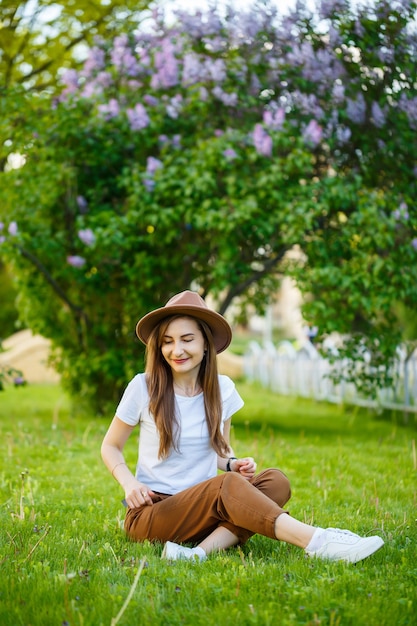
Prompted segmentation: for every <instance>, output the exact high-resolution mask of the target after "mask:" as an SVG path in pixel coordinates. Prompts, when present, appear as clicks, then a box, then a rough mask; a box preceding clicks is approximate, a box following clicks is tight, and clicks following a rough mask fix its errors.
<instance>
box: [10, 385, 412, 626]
mask: <svg viewBox="0 0 417 626" xmlns="http://www.w3.org/2000/svg"><path fill="white" fill-rule="evenodd" d="M238 388H239V391H240V392H241V394H242V396H243V397H244V399H245V401H246V405H245V408H244V409H243V410H242V411H240V413H239V414H238V415H237V416H236V417H235V419H234V428H233V444H234V447H235V450H236V451H237V452H238V453H239V454H241V455H252V456H254V457H255V458H256V460H257V461H258V469H263V468H265V467H268V466H278V467H280V468H281V469H282V470H283V471H284V472H285V473H286V474H287V475H288V476H289V477H290V479H291V482H292V487H293V496H292V500H291V501H290V503H289V509H290V512H291V513H292V514H293V515H294V516H296V517H298V518H300V519H303V520H306V521H308V522H314V523H316V524H318V525H321V526H339V527H346V528H349V529H351V530H354V531H357V532H359V533H363V534H368V533H372V532H377V533H379V534H381V536H383V538H384V540H385V542H386V544H385V546H384V548H383V549H382V550H380V551H379V552H378V553H376V554H375V555H374V556H372V557H371V558H369V559H367V560H365V561H363V562H361V563H358V564H357V565H347V564H344V563H327V562H322V561H315V560H310V559H308V558H306V557H305V556H304V553H303V552H302V551H301V550H299V549H297V548H295V547H293V546H289V545H286V544H283V543H279V542H274V541H272V540H270V539H267V538H264V537H259V536H257V537H253V538H252V539H251V540H250V541H249V542H248V543H247V544H246V545H245V546H243V547H242V548H240V549H239V548H237V549H232V550H230V551H229V552H226V553H222V554H214V555H210V557H209V558H208V560H207V561H206V562H205V563H202V564H192V563H188V562H185V563H181V562H180V563H175V564H170V563H167V562H166V561H163V560H161V559H160V554H161V549H162V547H161V545H150V544H142V545H141V544H133V543H131V542H129V541H128V540H127V539H126V538H125V536H124V534H123V532H122V531H121V529H120V522H121V520H122V518H123V514H124V509H123V507H122V506H121V504H120V499H121V498H122V497H123V494H122V493H121V490H120V488H119V486H118V485H117V483H115V482H114V481H113V479H112V478H111V476H110V475H109V474H108V473H107V470H106V469H105V467H104V465H103V464H102V462H101V459H100V455H99V449H100V443H101V440H102V437H103V435H104V433H105V431H106V428H107V425H108V423H109V421H110V419H111V418H112V416H111V415H109V416H108V419H102V418H92V417H91V416H77V417H74V415H73V414H72V411H71V409H70V405H69V402H68V400H67V398H66V397H65V395H64V394H63V392H62V391H61V389H60V388H59V387H58V386H56V387H55V386H45V387H42V386H39V387H35V386H30V387H26V388H21V389H14V388H8V389H7V390H6V391H5V392H3V393H1V395H0V494H1V500H0V503H1V508H0V515H1V518H0V524H1V531H0V624H1V625H2V626H20V625H25V626H29V625H30V626H49V625H50V626H61V625H62V626H64V625H69V626H100V625H102V624H105V625H108V626H115V624H120V625H128V624H129V625H131V624H140V625H141V626H147V625H149V626H150V625H152V626H154V625H156V626H158V625H166V626H176V625H180V624H181V625H184V624H187V625H188V624H189V625H197V626H199V625H201V626H205V625H213V626H218V625H223V624H224V625H228V626H235V625H236V626H245V625H249V624H262V625H271V626H272V625H274V626H276V625H279V626H295V625H299V624H300V625H301V624H303V625H312V626H313V625H318V624H320V625H329V626H330V625H331V626H336V625H341V626H344V625H352V626H354V625H355V626H357V625H358V624H359V625H366V626H374V625H375V626H383V625H387V626H388V625H389V626H401V625H405V624H410V625H415V624H416V623H417V546H416V540H417V520H416V518H417V480H416V478H417V461H416V439H417V430H416V428H415V423H413V425H410V426H408V427H404V426H403V425H402V424H401V421H400V420H399V421H398V423H397V422H396V421H395V420H394V419H390V420H388V419H382V418H378V417H376V416H374V415H370V414H368V413H366V412H364V411H362V410H358V409H354V410H350V411H348V410H343V409H342V408H340V407H334V406H328V405H324V404H316V403H313V402H309V401H305V400H297V399H292V398H291V399H290V398H282V397H280V396H276V395H274V394H272V393H270V392H268V391H266V390H263V389H261V388H259V387H255V386H250V385H248V384H245V383H242V384H239V385H238ZM126 456H127V460H128V462H129V464H130V465H131V467H132V468H133V467H134V465H135V461H136V441H134V438H131V441H129V442H128V447H127V455H126ZM129 593H130V594H131V597H130V601H129V602H128V604H127V606H126V607H125V610H124V612H122V613H121V614H120V613H119V612H120V611H121V609H122V607H123V605H124V603H125V601H127V600H129Z"/></svg>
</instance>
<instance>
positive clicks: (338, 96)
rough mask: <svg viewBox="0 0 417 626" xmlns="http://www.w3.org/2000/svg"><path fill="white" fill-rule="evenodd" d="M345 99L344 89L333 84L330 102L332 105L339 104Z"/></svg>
mask: <svg viewBox="0 0 417 626" xmlns="http://www.w3.org/2000/svg"><path fill="white" fill-rule="evenodd" d="M344 98H345V88H344V86H343V85H342V84H341V83H335V84H334V85H333V89H332V100H333V102H334V104H341V103H342V102H343V100H344Z"/></svg>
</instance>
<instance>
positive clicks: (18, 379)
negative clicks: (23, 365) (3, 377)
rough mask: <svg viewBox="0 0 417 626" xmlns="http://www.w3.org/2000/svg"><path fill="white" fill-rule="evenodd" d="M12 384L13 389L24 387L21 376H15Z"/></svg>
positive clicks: (24, 381) (24, 382) (24, 383)
mask: <svg viewBox="0 0 417 626" xmlns="http://www.w3.org/2000/svg"><path fill="white" fill-rule="evenodd" d="M13 384H14V386H15V387H23V386H24V385H26V380H25V379H24V378H23V376H15V377H14V378H13Z"/></svg>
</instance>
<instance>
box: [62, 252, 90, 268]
mask: <svg viewBox="0 0 417 626" xmlns="http://www.w3.org/2000/svg"><path fill="white" fill-rule="evenodd" d="M67 263H68V264H69V265H72V267H78V268H80V267H83V265H85V263H86V260H85V259H84V258H83V257H82V256H78V255H77V254H74V255H70V256H67Z"/></svg>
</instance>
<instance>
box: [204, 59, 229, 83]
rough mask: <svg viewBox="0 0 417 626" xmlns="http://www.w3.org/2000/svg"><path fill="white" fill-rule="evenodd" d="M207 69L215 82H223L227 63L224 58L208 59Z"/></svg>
mask: <svg viewBox="0 0 417 626" xmlns="http://www.w3.org/2000/svg"><path fill="white" fill-rule="evenodd" d="M204 66H205V70H206V72H207V75H208V77H209V78H210V79H211V80H213V81H214V82H215V83H222V82H223V81H224V80H225V78H226V65H225V62H224V61H223V59H215V60H213V59H207V60H206V62H205V64H204Z"/></svg>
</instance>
